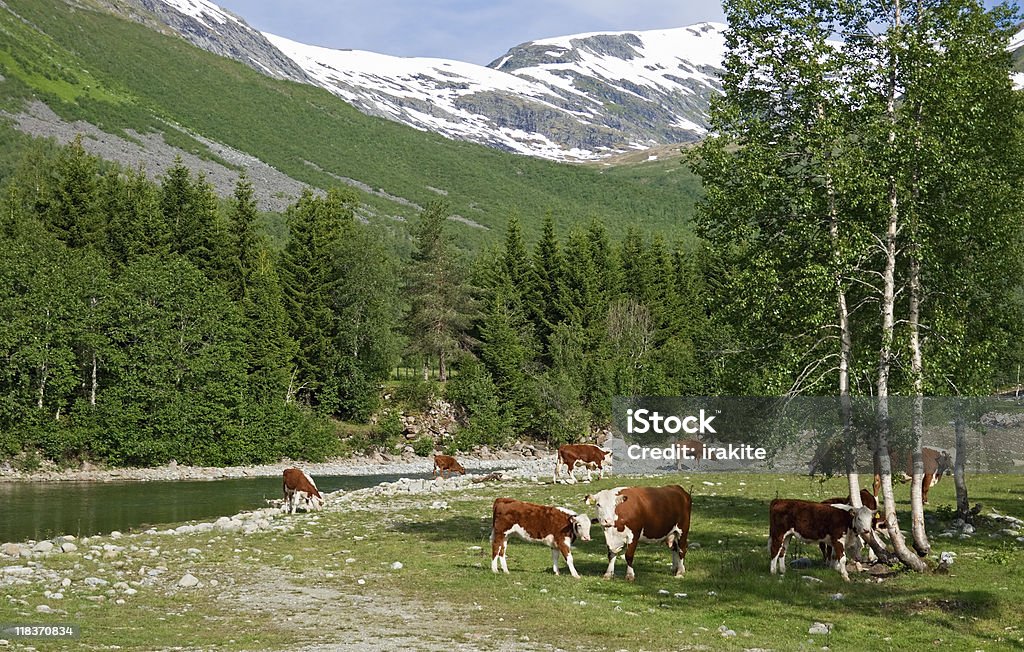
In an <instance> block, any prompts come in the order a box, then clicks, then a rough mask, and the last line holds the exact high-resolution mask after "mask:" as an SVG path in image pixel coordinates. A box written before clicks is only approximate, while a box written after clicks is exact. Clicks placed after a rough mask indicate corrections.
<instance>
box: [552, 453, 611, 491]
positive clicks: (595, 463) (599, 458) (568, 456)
mask: <svg viewBox="0 0 1024 652" xmlns="http://www.w3.org/2000/svg"><path fill="white" fill-rule="evenodd" d="M611 458H612V452H611V451H607V450H605V449H603V448H600V447H598V446H594V445H592V444H566V445H564V446H559V447H558V453H557V454H556V455H555V473H554V474H553V475H552V476H551V481H552V482H555V483H557V482H558V480H559V478H561V477H562V465H563V464H565V465H566V466H567V467H569V477H570V478H572V481H573V482H576V471H575V469H576V465H577V464H582V465H583V466H584V467H586V469H587V482H590V481H591V480H592V479H593V476H592V475H591V473H590V471H591V469H595V468H596V469H598V471H599V476H598V478H599V479H601V480H603V479H604V463H605V461H606V460H607V461H608V462H611Z"/></svg>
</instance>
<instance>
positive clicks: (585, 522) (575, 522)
mask: <svg viewBox="0 0 1024 652" xmlns="http://www.w3.org/2000/svg"><path fill="white" fill-rule="evenodd" d="M571 520H572V531H573V532H574V533H575V534H576V537H577V538H579V539H580V540H581V541H590V524H591V522H592V521H591V519H590V517H589V516H587V515H586V514H576V515H575V516H573V517H572V519H571Z"/></svg>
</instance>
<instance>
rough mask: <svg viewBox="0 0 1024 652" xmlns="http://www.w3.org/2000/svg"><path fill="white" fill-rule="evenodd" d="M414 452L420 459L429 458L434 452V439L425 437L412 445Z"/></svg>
mask: <svg viewBox="0 0 1024 652" xmlns="http://www.w3.org/2000/svg"><path fill="white" fill-rule="evenodd" d="M412 450H413V452H414V453H416V454H417V455H419V456H420V457H427V456H428V455H430V454H431V453H433V452H434V438H433V437H431V436H429V435H424V436H422V437H420V438H419V439H417V440H416V441H414V442H413V443H412Z"/></svg>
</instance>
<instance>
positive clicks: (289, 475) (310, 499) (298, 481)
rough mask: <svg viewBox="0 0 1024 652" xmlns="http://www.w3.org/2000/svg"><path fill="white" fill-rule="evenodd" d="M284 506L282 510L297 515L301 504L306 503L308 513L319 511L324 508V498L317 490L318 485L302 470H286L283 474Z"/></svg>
mask: <svg viewBox="0 0 1024 652" xmlns="http://www.w3.org/2000/svg"><path fill="white" fill-rule="evenodd" d="M283 476H284V477H283V482H282V485H283V488H284V505H282V509H283V510H284V511H286V512H289V513H291V514H294V513H295V510H296V509H297V508H298V506H299V503H305V508H304V509H305V510H306V511H313V510H319V509H320V508H321V507H323V506H324V497H323V496H321V495H320V491H319V490H318V489H317V488H316V483H315V482H313V478H311V477H309V474H308V473H306V472H305V471H303V470H302V469H296V468H291V469H285V470H284V474H283Z"/></svg>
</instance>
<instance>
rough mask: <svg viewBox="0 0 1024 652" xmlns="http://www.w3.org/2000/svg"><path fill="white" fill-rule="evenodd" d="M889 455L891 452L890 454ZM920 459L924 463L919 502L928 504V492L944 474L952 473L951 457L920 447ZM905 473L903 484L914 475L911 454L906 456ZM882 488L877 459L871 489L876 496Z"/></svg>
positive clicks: (947, 452) (940, 451) (933, 449)
mask: <svg viewBox="0 0 1024 652" xmlns="http://www.w3.org/2000/svg"><path fill="white" fill-rule="evenodd" d="M890 454H891V452H890ZM921 459H922V461H923V462H924V479H923V481H922V483H921V501H922V502H924V503H927V502H928V490H929V489H931V488H932V486H934V485H936V484H938V482H939V480H941V479H942V476H943V475H944V474H949V473H952V472H953V456H952V455H950V454H949V451H944V450H938V449H936V448H929V447H927V446H923V447H921ZM906 469H907V470H906V472H905V473H904V477H903V480H902V481H903V482H908V481H910V480H911V479H912V478H913V475H914V457H913V453H907V454H906ZM881 486H882V476H880V475H879V474H878V458H877V456H876V458H875V482H874V484H873V486H872V487H871V490H872V492H873V493H874V494H875V495H876V496H877V495H878V489H879V488H880V487H881Z"/></svg>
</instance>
